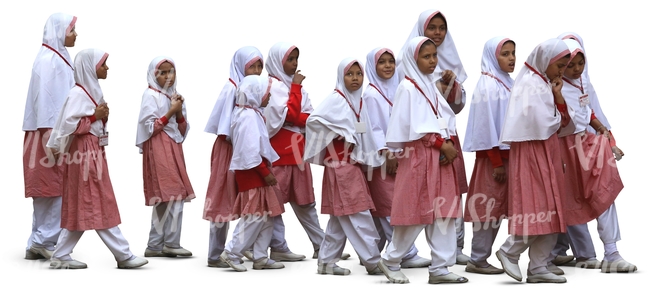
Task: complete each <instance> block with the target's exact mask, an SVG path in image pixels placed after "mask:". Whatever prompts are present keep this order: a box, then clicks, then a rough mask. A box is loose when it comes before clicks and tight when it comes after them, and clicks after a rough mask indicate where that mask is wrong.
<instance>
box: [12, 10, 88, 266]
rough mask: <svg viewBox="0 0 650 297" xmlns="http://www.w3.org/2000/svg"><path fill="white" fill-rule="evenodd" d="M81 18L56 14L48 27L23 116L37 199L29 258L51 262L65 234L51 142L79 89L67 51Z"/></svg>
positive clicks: (28, 178)
mask: <svg viewBox="0 0 650 297" xmlns="http://www.w3.org/2000/svg"><path fill="white" fill-rule="evenodd" d="M76 21H77V17H74V16H71V15H67V14H63V13H55V14H52V15H51V16H50V17H49V18H48V19H47V22H46V23H45V28H43V43H42V45H41V48H40V50H39V51H38V54H37V55H36V59H35V60H34V64H33V66H32V76H31V79H30V82H29V90H28V92H27V100H26V102H25V116H24V118H23V131H25V139H24V142H23V173H24V178H25V197H26V198H28V197H32V202H33V214H32V217H33V220H32V232H31V234H30V236H29V239H28V240H27V248H26V251H25V259H29V260H35V259H43V258H45V259H49V258H50V257H51V256H52V251H53V250H54V246H55V245H56V242H57V239H58V238H59V234H60V233H61V212H60V211H59V209H61V193H62V191H63V185H62V181H63V167H62V166H60V164H55V163H54V162H50V161H49V160H52V159H51V158H50V157H48V155H50V154H49V150H46V149H45V143H46V142H47V140H48V138H49V137H50V133H52V128H53V127H54V123H55V121H56V117H57V116H58V115H59V111H60V110H61V106H63V102H64V101H65V98H66V96H67V95H68V92H69V91H70V89H72V87H73V86H74V70H73V69H72V59H71V58H70V55H69V54H68V50H67V49H66V47H72V46H74V44H75V40H76V38H77V32H76V31H75V23H76Z"/></svg>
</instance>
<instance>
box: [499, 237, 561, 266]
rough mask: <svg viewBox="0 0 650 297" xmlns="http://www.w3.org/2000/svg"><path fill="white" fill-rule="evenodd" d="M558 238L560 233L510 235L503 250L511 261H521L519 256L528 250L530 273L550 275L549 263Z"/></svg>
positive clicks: (502, 247)
mask: <svg viewBox="0 0 650 297" xmlns="http://www.w3.org/2000/svg"><path fill="white" fill-rule="evenodd" d="M557 236H558V233H554V234H545V235H535V236H526V237H524V236H513V235H510V237H508V239H506V242H505V243H504V244H503V245H502V246H501V250H502V251H503V252H504V253H505V255H506V256H507V257H508V258H509V259H511V260H513V261H519V256H520V255H521V254H522V253H523V252H524V251H526V249H528V257H529V258H530V262H529V263H528V271H529V272H530V273H531V274H541V273H549V271H548V267H547V263H548V259H549V256H550V254H551V251H552V250H553V246H555V243H556V242H557Z"/></svg>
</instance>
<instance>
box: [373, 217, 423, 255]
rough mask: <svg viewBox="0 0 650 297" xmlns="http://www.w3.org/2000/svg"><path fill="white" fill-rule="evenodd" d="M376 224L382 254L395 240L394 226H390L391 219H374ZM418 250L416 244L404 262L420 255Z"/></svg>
mask: <svg viewBox="0 0 650 297" xmlns="http://www.w3.org/2000/svg"><path fill="white" fill-rule="evenodd" d="M373 221H374V222H375V228H377V232H378V233H379V243H378V244H377V247H378V248H379V253H381V252H382V251H383V250H384V248H385V247H386V246H388V244H390V242H391V241H392V240H393V229H394V228H393V226H391V225H390V217H381V218H380V217H373ZM418 252H419V251H418V249H417V248H416V247H415V243H414V244H413V245H412V246H411V249H410V250H409V251H408V253H406V255H405V256H404V258H403V259H402V262H403V261H408V260H411V259H413V258H415V257H416V256H417V255H418Z"/></svg>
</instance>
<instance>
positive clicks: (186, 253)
mask: <svg viewBox="0 0 650 297" xmlns="http://www.w3.org/2000/svg"><path fill="white" fill-rule="evenodd" d="M162 252H163V253H164V254H168V255H172V256H181V257H191V256H192V252H190V251H188V250H186V249H184V248H182V247H181V248H177V249H173V248H170V247H167V246H164V247H163V249H162Z"/></svg>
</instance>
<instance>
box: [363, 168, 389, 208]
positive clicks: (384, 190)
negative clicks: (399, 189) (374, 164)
mask: <svg viewBox="0 0 650 297" xmlns="http://www.w3.org/2000/svg"><path fill="white" fill-rule="evenodd" d="M382 172H383V174H382ZM368 188H369V189H370V196H371V197H372V202H373V204H374V205H375V210H374V211H371V212H370V214H372V216H373V217H378V218H385V217H389V216H390V210H391V208H392V207H393V192H394V189H395V176H394V175H390V174H388V173H386V167H385V166H382V167H378V168H375V169H374V170H373V171H372V177H371V178H370V180H369V181H368Z"/></svg>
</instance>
